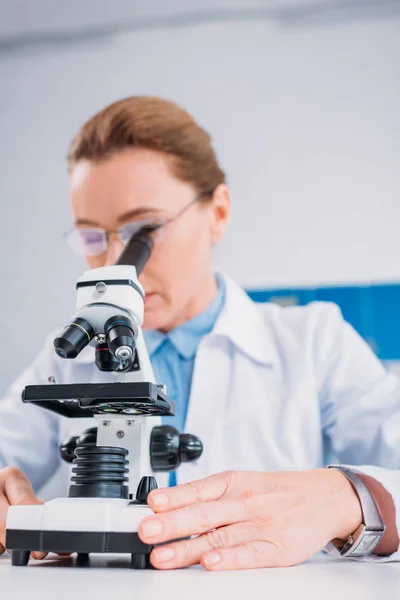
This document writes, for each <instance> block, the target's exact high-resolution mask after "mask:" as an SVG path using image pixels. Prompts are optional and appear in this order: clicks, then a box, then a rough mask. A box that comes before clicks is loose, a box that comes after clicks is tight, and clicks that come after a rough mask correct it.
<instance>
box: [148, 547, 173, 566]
mask: <svg viewBox="0 0 400 600" xmlns="http://www.w3.org/2000/svg"><path fill="white" fill-rule="evenodd" d="M153 555H154V558H155V559H156V561H157V562H160V563H161V562H168V561H169V560H172V559H173V558H174V556H175V550H172V548H166V547H165V548H164V547H161V548H155V549H154V550H153Z"/></svg>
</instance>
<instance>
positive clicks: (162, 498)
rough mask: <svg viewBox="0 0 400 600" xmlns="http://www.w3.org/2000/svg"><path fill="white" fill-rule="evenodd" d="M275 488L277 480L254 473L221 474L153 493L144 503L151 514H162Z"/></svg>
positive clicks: (225, 472)
mask: <svg viewBox="0 0 400 600" xmlns="http://www.w3.org/2000/svg"><path fill="white" fill-rule="evenodd" d="M278 488H279V477H277V474H276V473H275V474H274V476H271V477H270V478H268V477H266V473H259V472H257V471H248V472H241V471H224V472H222V473H217V474H216V475H210V477H205V478H204V479H198V480H197V481H191V482H190V483H185V484H182V485H178V486H176V487H173V488H164V489H162V488H160V489H156V490H153V491H152V492H151V493H150V494H149V496H148V500H147V501H148V503H149V505H150V508H152V510H153V511H154V512H165V511H168V510H173V509H175V508H181V507H182V506H188V505H190V504H198V503H200V502H209V501H212V500H218V499H219V498H222V497H226V496H228V495H229V496H230V497H232V498H247V497H249V496H251V495H253V494H258V493H260V492H267V491H268V492H272V491H274V490H275V491H276V490H277V489H278Z"/></svg>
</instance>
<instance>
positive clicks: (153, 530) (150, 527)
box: [141, 519, 163, 537]
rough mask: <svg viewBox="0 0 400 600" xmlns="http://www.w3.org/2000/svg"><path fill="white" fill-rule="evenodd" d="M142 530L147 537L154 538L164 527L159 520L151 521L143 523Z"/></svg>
mask: <svg viewBox="0 0 400 600" xmlns="http://www.w3.org/2000/svg"><path fill="white" fill-rule="evenodd" d="M141 529H142V533H143V534H144V535H145V536H146V537H154V536H155V535H158V534H159V533H161V532H162V530H163V526H162V524H161V523H160V521H157V519H149V520H148V521H143V522H142V526H141Z"/></svg>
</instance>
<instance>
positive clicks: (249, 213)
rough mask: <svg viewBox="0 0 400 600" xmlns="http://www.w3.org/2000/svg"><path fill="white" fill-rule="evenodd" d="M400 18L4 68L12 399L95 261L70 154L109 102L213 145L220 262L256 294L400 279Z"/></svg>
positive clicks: (199, 36) (242, 26)
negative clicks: (225, 189)
mask: <svg viewBox="0 0 400 600" xmlns="http://www.w3.org/2000/svg"><path fill="white" fill-rule="evenodd" d="M399 74H400V20H384V19H381V20H377V21H372V20H364V21H357V20H353V21H349V22H347V23H341V24H340V23H337V24H332V25H327V24H325V25H319V26H318V25H315V26H312V25H310V26H304V27H286V28H280V27H278V26H277V25H273V24H271V23H269V22H267V21H263V22H246V23H227V24H223V23H219V24H215V25H211V24H208V25H201V26H193V27H191V28H188V27H186V28H183V29H172V30H165V31H162V30H154V31H148V32H142V33H136V34H134V35H133V34H124V35H120V36H118V37H115V38H109V39H107V40H104V41H101V40H100V41H98V42H94V41H92V42H90V43H80V44H77V45H70V46H67V45H66V46H59V47H55V48H54V50H53V51H50V50H49V48H47V49H46V48H44V49H42V50H41V49H40V48H37V49H35V50H34V51H28V50H26V51H25V52H20V53H12V54H9V55H7V54H2V55H0V139H1V146H0V199H1V236H0V256H1V262H0V269H1V272H0V275H1V281H2V299H1V314H2V317H3V323H2V328H1V332H2V342H3V343H2V348H3V350H2V355H1V361H0V363H1V364H0V391H2V390H3V389H4V388H5V386H6V385H7V384H8V383H9V382H10V380H11V379H12V378H13V377H14V376H15V375H16V374H17V373H18V372H19V371H20V370H21V368H22V367H23V366H25V365H26V364H27V363H28V362H29V361H30V360H31V359H32V357H33V356H34V355H35V354H36V352H37V350H38V348H40V346H41V344H42V342H43V340H44V338H45V337H46V335H47V333H48V332H49V331H50V330H52V329H53V328H54V327H57V326H62V325H63V324H64V321H65V320H66V319H68V318H69V316H70V314H71V312H72V311H73V307H74V302H75V291H74V282H75V279H76V277H77V276H78V275H79V274H80V271H81V270H82V268H83V264H82V263H80V262H79V260H77V259H76V258H74V257H73V256H70V254H69V252H68V249H67V248H64V245H63V240H62V233H63V232H64V231H65V230H66V229H68V227H69V225H70V214H69V208H68V204H67V191H66V169H65V161H64V156H65V153H66V148H67V144H68V142H69V141H70V139H71V138H72V136H73V134H74V133H75V131H76V130H77V128H78V127H79V125H80V124H81V123H82V122H83V121H84V120H85V119H86V118H87V117H88V116H89V115H91V114H92V113H93V112H94V111H96V110H98V109H99V108H100V107H102V106H103V105H105V104H106V103H108V102H111V101H113V100H115V99H117V98H120V97H122V96H126V95H130V94H143V93H145V94H157V95H161V96H165V97H167V98H170V99H173V100H177V101H178V102H180V103H181V104H182V105H183V106H185V107H187V108H188V109H189V110H190V111H191V112H192V113H193V114H194V115H195V116H196V117H197V118H198V119H199V121H200V122H201V123H202V124H203V125H205V126H206V128H208V129H209V130H210V131H211V132H212V133H213V136H214V139H215V144H216V147H217V150H218V153H219V155H220V157H221V161H222V163H223V165H224V167H225V169H226V171H227V173H228V177H229V181H230V183H231V186H232V193H233V202H234V211H233V220H232V227H231V231H230V234H229V236H228V239H227V240H226V243H225V245H224V246H223V247H221V248H220V250H219V252H218V264H219V265H221V266H222V267H223V268H225V269H227V270H228V271H230V273H231V274H233V275H234V276H235V277H236V278H237V279H238V280H239V281H240V282H241V283H242V284H244V285H250V286H271V285H286V284H287V285H290V284H304V283H310V284H312V283H315V282H320V283H323V282H357V281H377V280H394V279H395V280H399V279H400V260H399V257H400V235H399V225H400V201H399V199H400V194H399V193H400V117H399V106H400V77H399Z"/></svg>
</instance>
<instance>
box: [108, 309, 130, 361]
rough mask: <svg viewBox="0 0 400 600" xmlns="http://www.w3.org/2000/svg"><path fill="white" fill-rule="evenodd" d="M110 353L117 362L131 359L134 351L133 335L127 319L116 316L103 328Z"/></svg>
mask: <svg viewBox="0 0 400 600" xmlns="http://www.w3.org/2000/svg"><path fill="white" fill-rule="evenodd" d="M104 331H105V334H106V339H107V343H108V347H109V349H110V352H111V354H112V355H113V356H115V358H116V359H117V360H119V361H120V362H124V361H127V360H129V359H130V358H132V356H133V353H134V350H135V334H134V332H133V327H132V323H131V322H130V320H129V319H128V318H127V317H124V316H121V315H116V316H115V317H111V318H110V319H108V321H107V322H106V324H105V326H104Z"/></svg>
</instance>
